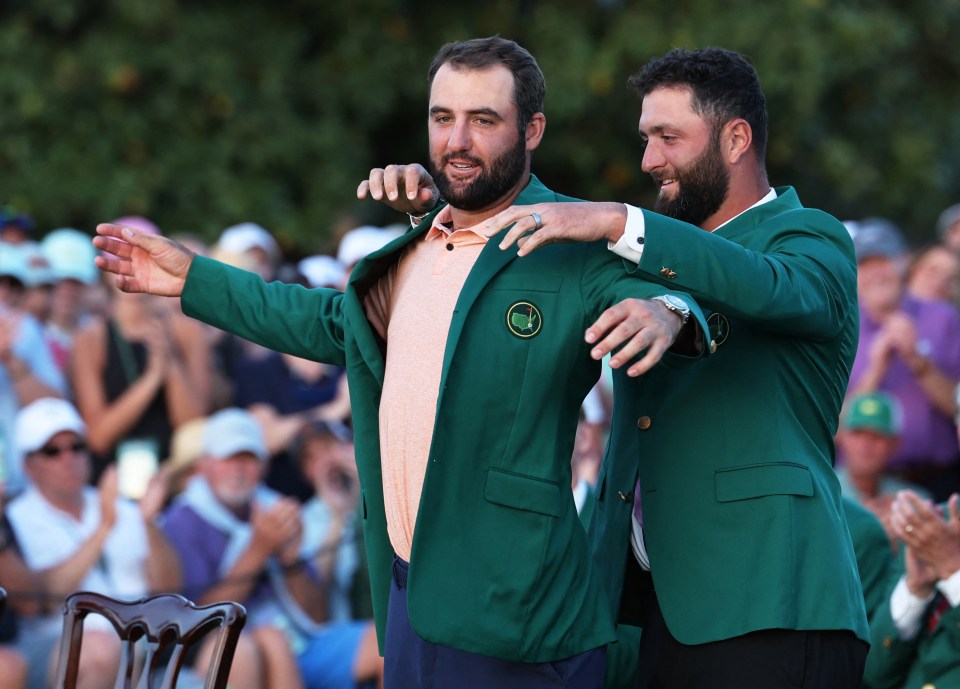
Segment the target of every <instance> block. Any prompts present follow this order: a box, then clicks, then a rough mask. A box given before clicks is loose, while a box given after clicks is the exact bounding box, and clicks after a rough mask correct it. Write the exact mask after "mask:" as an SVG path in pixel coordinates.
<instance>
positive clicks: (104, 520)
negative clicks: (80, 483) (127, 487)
mask: <svg viewBox="0 0 960 689" xmlns="http://www.w3.org/2000/svg"><path fill="white" fill-rule="evenodd" d="M119 492H120V489H119V486H118V481H117V466H116V464H111V465H110V466H108V467H107V468H106V469H104V470H103V474H101V475H100V480H99V481H98V482H97V494H98V495H99V496H100V528H101V529H103V530H104V531H105V532H107V533H109V532H110V530H111V529H113V526H114V524H116V523H117V496H118V495H119Z"/></svg>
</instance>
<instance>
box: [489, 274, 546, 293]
mask: <svg viewBox="0 0 960 689" xmlns="http://www.w3.org/2000/svg"><path fill="white" fill-rule="evenodd" d="M562 284H563V276H562V275H550V274H545V275H522V274H516V273H509V274H507V275H500V276H498V277H497V278H496V279H495V280H494V281H493V282H492V283H490V289H510V290H517V291H519V292H559V291H560V285H562Z"/></svg>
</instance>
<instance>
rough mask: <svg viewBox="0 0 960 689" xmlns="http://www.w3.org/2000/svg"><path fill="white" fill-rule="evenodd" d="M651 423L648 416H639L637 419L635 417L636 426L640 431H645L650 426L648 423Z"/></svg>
mask: <svg viewBox="0 0 960 689" xmlns="http://www.w3.org/2000/svg"><path fill="white" fill-rule="evenodd" d="M652 423H653V421H651V419H650V417H649V416H641V417H640V418H639V419H637V428H639V429H640V430H641V431H645V430H647V429H648V428H650V424H652Z"/></svg>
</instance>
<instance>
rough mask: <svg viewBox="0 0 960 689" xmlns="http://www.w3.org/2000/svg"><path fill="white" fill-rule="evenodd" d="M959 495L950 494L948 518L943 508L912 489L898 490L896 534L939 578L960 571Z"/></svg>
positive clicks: (894, 508) (894, 518)
mask: <svg viewBox="0 0 960 689" xmlns="http://www.w3.org/2000/svg"><path fill="white" fill-rule="evenodd" d="M958 501H960V496H958V495H957V494H956V493H954V494H953V495H951V496H950V500H949V501H948V503H947V519H946V520H944V519H943V517H942V516H941V514H940V510H938V509H937V508H936V507H934V506H933V505H931V504H930V503H929V502H927V501H924V500H922V499H921V498H920V497H919V496H918V495H917V494H916V493H914V492H913V491H909V490H903V491H899V492H897V497H896V498H895V499H894V501H893V504H892V506H891V523H892V525H893V528H894V530H895V531H896V534H897V536H898V537H899V538H900V539H901V540H902V541H903V542H904V543H906V544H907V547H909V548H910V549H911V550H912V551H913V552H914V553H915V554H916V555H917V557H919V558H920V559H921V560H923V561H924V562H925V563H926V564H927V565H929V567H930V569H931V570H932V571H933V573H934V574H935V575H936V577H937V578H938V579H948V578H949V577H950V576H951V575H953V574H954V572H957V571H958V570H960V511H958Z"/></svg>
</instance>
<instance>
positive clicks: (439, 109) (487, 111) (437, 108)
mask: <svg viewBox="0 0 960 689" xmlns="http://www.w3.org/2000/svg"><path fill="white" fill-rule="evenodd" d="M445 112H452V109H451V108H445V107H443V106H441V105H434V106H433V107H432V108H430V114H431V115H439V114H440V113H445ZM467 115H474V116H475V115H486V116H487V117H490V118H492V119H496V120H502V119H503V115H501V114H500V113H499V112H497V111H496V110H494V109H493V108H475V109H474V110H467Z"/></svg>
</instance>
